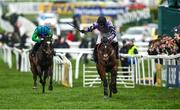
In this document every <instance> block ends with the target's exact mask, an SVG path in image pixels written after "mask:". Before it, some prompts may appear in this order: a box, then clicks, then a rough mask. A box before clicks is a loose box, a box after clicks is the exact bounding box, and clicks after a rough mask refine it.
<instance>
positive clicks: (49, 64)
mask: <svg viewBox="0 0 180 110" xmlns="http://www.w3.org/2000/svg"><path fill="white" fill-rule="evenodd" d="M29 60H30V65H31V71H32V74H33V80H34V87H33V88H34V89H35V88H37V82H36V81H37V76H39V78H40V83H41V84H42V93H45V84H46V78H48V77H49V78H50V80H49V81H50V82H49V88H48V89H49V90H53V86H52V76H53V47H52V44H51V42H47V41H45V40H44V41H42V43H41V46H40V47H39V49H38V50H37V52H36V54H35V56H33V55H32V51H30V53H29Z"/></svg>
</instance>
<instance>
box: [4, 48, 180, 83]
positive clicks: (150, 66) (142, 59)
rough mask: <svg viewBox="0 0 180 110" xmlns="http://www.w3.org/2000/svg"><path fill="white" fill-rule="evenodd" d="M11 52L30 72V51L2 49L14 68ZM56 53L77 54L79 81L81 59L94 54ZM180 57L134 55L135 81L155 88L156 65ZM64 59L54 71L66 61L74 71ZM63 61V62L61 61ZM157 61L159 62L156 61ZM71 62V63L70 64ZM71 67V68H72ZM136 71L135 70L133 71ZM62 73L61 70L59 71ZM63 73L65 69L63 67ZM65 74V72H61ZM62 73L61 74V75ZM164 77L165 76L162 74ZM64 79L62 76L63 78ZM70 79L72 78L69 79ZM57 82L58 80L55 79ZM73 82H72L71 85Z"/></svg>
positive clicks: (172, 62)
mask: <svg viewBox="0 0 180 110" xmlns="http://www.w3.org/2000/svg"><path fill="white" fill-rule="evenodd" d="M11 50H13V52H14V53H15V55H16V54H17V53H18V54H19V55H18V54H17V55H16V57H17V58H16V67H17V69H19V70H21V71H29V61H28V59H29V58H28V50H18V49H15V48H13V49H12V48H9V47H8V46H6V45H4V46H3V47H2V48H1V51H0V53H1V55H2V58H3V60H4V62H6V63H7V64H8V65H9V67H12V52H11ZM55 51H56V52H57V55H58V56H59V55H61V53H63V54H65V53H70V54H77V57H76V65H75V78H76V79H77V78H78V77H79V65H80V58H81V56H82V55H83V54H92V49H75V48H74V49H55ZM19 56H21V58H23V60H21V63H20V64H21V65H22V66H20V68H18V67H19V65H18V63H17V62H18V61H19V60H18V57H19ZM120 56H121V57H130V56H129V55H127V54H120ZM179 57H180V54H178V55H170V56H167V55H155V56H153V55H141V54H138V55H134V56H133V58H134V59H135V64H133V63H132V60H131V67H132V72H133V73H132V74H133V75H134V79H135V80H134V81H135V83H136V84H140V85H152V86H154V85H155V84H154V76H155V72H156V71H157V67H156V65H157V64H158V63H160V59H161V60H162V64H163V65H176V59H177V58H179ZM63 58H64V57H62V58H61V59H59V61H57V60H58V58H55V59H56V61H55V62H57V65H59V67H58V66H57V67H55V70H54V71H58V70H57V68H60V67H61V64H60V63H58V62H63V63H64V61H65V60H66V62H67V64H68V65H69V66H68V68H69V69H70V71H72V65H71V63H70V61H68V59H67V58H64V59H65V60H63ZM61 60H62V61H61ZM155 60H157V61H155ZM68 62H69V63H68ZM70 65H71V66H70ZM133 69H134V70H133ZM59 71H60V70H59ZM62 71H65V70H63V67H62ZM61 73H64V72H61ZM61 73H60V74H61ZM69 74H70V75H71V74H72V72H69ZM162 75H163V74H162ZM61 77H62V76H61ZM69 79H70V78H69ZM55 80H56V79H55ZM71 82H72V80H70V83H71Z"/></svg>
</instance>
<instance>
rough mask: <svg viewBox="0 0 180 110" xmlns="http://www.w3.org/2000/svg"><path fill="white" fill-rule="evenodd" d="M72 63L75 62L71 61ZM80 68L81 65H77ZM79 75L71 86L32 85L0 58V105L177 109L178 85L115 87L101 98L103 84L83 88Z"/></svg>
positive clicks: (31, 81) (40, 107) (30, 107)
mask: <svg viewBox="0 0 180 110" xmlns="http://www.w3.org/2000/svg"><path fill="white" fill-rule="evenodd" d="M73 65H74V64H73ZM80 70H82V65H81V66H80ZM80 72H81V73H80V78H79V79H78V80H76V79H74V80H73V85H74V87H73V88H66V87H63V86H62V85H59V84H57V83H54V84H53V86H54V90H53V91H48V90H47V86H46V93H45V94H42V93H41V85H40V84H39V85H38V89H37V90H33V89H32V84H33V80H32V74H31V73H30V72H28V73H21V72H19V71H17V70H16V69H15V65H14V66H13V68H12V69H9V68H8V66H7V64H5V63H4V62H3V61H2V60H1V59H0V109H8V108H11V109H12V108H13V109H131V108H135V109H150V108H153V109H180V103H179V102H180V89H177V88H176V89H167V88H157V87H151V86H136V87H135V88H134V89H126V88H118V93H117V94H115V95H113V97H112V98H109V99H104V98H103V91H102V90H103V88H102V87H96V88H83V87H82V71H80ZM73 73H74V72H73Z"/></svg>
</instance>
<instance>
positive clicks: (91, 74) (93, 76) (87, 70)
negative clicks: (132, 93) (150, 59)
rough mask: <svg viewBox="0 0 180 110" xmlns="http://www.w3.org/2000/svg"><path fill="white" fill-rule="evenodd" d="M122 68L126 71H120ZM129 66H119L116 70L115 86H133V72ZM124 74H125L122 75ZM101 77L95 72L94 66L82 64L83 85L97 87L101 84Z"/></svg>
mask: <svg viewBox="0 0 180 110" xmlns="http://www.w3.org/2000/svg"><path fill="white" fill-rule="evenodd" d="M122 68H126V69H127V70H128V71H126V72H124V71H122ZM132 73H133V69H131V67H119V68H118V72H117V86H120V87H122V86H124V87H125V88H134V87H135V83H134V82H135V81H134V74H132ZM124 74H126V75H124ZM101 82H102V81H101V79H100V77H99V74H98V73H97V70H96V67H95V66H86V65H85V64H84V65H83V87H97V86H100V84H101Z"/></svg>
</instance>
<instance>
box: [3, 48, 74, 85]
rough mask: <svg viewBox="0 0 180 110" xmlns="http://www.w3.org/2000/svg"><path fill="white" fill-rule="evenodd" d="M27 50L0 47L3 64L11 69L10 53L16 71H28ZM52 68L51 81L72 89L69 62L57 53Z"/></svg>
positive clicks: (70, 65)
mask: <svg viewBox="0 0 180 110" xmlns="http://www.w3.org/2000/svg"><path fill="white" fill-rule="evenodd" d="M29 50H30V49H18V48H16V47H14V48H11V47H9V46H7V45H3V46H2V47H0V55H1V57H2V59H3V61H4V62H5V63H7V64H8V66H9V68H12V52H13V53H14V54H15V58H16V69H17V70H19V71H20V72H29V71H30V62H29ZM53 60H54V64H53V65H54V68H53V72H54V75H53V80H55V81H56V82H61V83H62V84H63V85H64V86H67V87H72V86H73V81H72V64H71V62H70V61H69V60H68V59H67V58H66V57H65V56H64V55H62V54H60V53H57V55H56V56H54V58H53Z"/></svg>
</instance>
